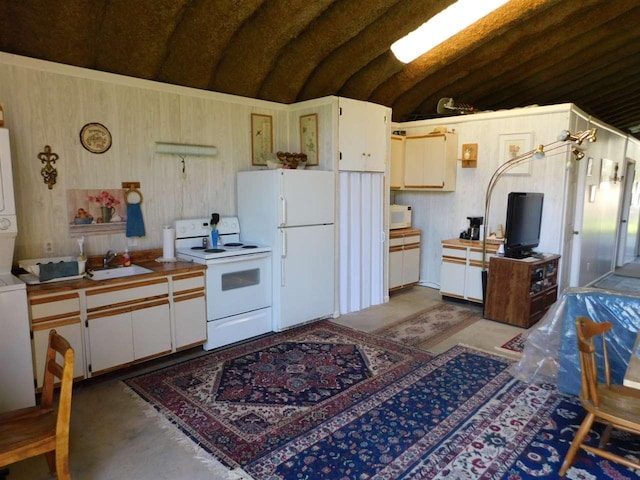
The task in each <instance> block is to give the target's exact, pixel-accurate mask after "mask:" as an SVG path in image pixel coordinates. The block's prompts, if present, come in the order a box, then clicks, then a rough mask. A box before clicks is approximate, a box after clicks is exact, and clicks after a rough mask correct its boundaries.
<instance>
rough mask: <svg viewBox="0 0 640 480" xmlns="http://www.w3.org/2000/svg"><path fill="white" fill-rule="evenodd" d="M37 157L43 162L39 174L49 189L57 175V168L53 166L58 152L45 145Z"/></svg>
mask: <svg viewBox="0 0 640 480" xmlns="http://www.w3.org/2000/svg"><path fill="white" fill-rule="evenodd" d="M38 158H39V159H40V161H41V162H42V163H44V167H42V169H41V170H40V175H42V178H43V179H44V183H45V184H46V185H47V186H48V187H49V190H51V189H52V188H53V186H54V185H55V183H56V178H57V177H58V170H56V168H55V167H54V166H53V164H55V163H56V160H58V158H59V157H58V154H57V153H53V152H52V151H51V147H50V146H49V145H45V147H44V152H40V153H39V154H38Z"/></svg>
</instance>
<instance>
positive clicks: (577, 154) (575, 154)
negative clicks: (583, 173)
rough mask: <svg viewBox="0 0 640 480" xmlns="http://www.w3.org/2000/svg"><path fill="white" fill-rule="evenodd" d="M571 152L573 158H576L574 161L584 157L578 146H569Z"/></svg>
mask: <svg viewBox="0 0 640 480" xmlns="http://www.w3.org/2000/svg"><path fill="white" fill-rule="evenodd" d="M571 153H573V158H574V159H575V160H576V162H577V161H580V160H582V159H583V158H584V152H583V151H582V150H580V149H579V148H578V147H571Z"/></svg>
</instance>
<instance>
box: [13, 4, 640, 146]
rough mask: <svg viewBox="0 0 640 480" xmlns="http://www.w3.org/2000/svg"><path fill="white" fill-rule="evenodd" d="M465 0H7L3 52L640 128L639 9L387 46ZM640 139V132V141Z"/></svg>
mask: <svg viewBox="0 0 640 480" xmlns="http://www.w3.org/2000/svg"><path fill="white" fill-rule="evenodd" d="M452 1H453V0H333V1H331V0H313V1H309V0H242V1H237V0H135V1H131V0H91V1H89V0H84V1H82V0H56V1H51V0H19V1H16V0H0V19H2V21H1V23H2V27H1V28H0V51H4V52H8V53H14V54H18V55H24V56H28V57H34V58H39V59H44V60H50V61H54V62H60V63H64V64H69V65H76V66H80V67H85V68H90V69H95V70H101V71H105V72H113V73H118V74H122V75H129V76H132V77H138V78H144V79H150V80H156V81H160V82H166V83H171V84H176V85H185V86H189V87H195V88H199V89H206V90H212V91H217V92H225V93H231V94H236V95H242V96H247V97H252V98H259V99H264V100H272V101H276V102H283V103H292V102H295V101H301V100H307V99H311V98H316V97H321V96H325V95H340V96H345V97H350V98H355V99H360V100H368V101H372V102H376V103H380V104H383V105H387V106H390V107H392V108H393V117H394V120H395V121H404V120H410V119H419V118H431V117H433V116H435V113H436V106H437V104H438V101H439V100H440V99H441V98H454V100H455V102H457V103H460V102H462V103H466V104H469V105H472V106H474V107H475V109H476V110H477V111H486V110H499V109H509V108H514V107H522V106H527V105H532V104H538V105H550V104H556V103H566V102H572V103H575V104H577V105H578V106H579V107H580V108H582V109H583V110H585V111H586V112H587V113H589V114H591V115H594V116H596V117H597V118H599V119H601V120H603V121H604V122H606V123H609V124H610V125H612V126H614V127H617V128H619V129H620V130H622V131H624V132H629V131H630V129H631V130H632V131H634V132H635V135H636V136H638V135H639V134H638V132H637V131H636V130H635V129H634V127H635V126H637V129H638V130H640V38H639V37H640V28H638V25H640V1H639V0H565V1H561V0H511V1H510V2H509V3H508V4H506V5H505V6H504V7H502V8H500V9H499V10H497V11H496V12H494V13H493V14H491V15H490V16H488V17H485V18H484V19H482V20H481V21H480V22H478V23H476V24H475V25H472V26H471V27H469V28H468V29H466V30H465V31H463V32H461V33H459V34H458V35H456V36H455V37H453V38H452V39H450V40H449V41H447V42H445V43H443V44H441V45H440V46H438V47H436V48H435V49H434V50H432V51H431V52H428V53H426V54H425V55H423V56H422V57H420V58H418V59H416V60H415V61H413V62H412V63H410V64H407V65H405V64H403V63H401V62H399V61H398V60H396V59H395V57H394V56H393V54H392V53H391V52H390V50H389V46H390V45H391V43H393V42H394V41H395V40H397V39H398V38H400V37H402V36H403V35H404V34H406V33H408V32H409V31H411V30H413V29H415V28H416V27H418V26H419V25H421V24H422V23H424V22H425V21H426V20H428V19H429V18H430V17H431V16H433V15H434V14H436V13H437V12H438V11H440V10H442V9H443V8H445V7H446V6H447V5H449V4H450V3H452ZM639 138H640V137H639Z"/></svg>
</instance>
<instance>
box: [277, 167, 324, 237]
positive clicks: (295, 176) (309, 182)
mask: <svg viewBox="0 0 640 480" xmlns="http://www.w3.org/2000/svg"><path fill="white" fill-rule="evenodd" d="M335 191H336V188H335V174H334V173H333V172H329V171H317V170H281V185H280V192H281V202H282V204H281V206H282V208H281V210H280V212H279V213H280V218H279V225H282V226H298V225H321V224H326V223H334V218H335Z"/></svg>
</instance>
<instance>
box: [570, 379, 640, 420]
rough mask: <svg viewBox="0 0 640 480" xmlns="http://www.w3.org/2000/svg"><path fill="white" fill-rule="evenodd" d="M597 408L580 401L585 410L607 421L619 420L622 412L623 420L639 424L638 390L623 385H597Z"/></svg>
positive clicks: (639, 400)
mask: <svg viewBox="0 0 640 480" xmlns="http://www.w3.org/2000/svg"><path fill="white" fill-rule="evenodd" d="M598 398H599V400H600V405H599V406H597V407H596V406H594V405H593V404H592V403H591V402H590V401H586V400H585V399H582V404H583V406H584V408H585V409H587V410H588V411H590V412H592V413H595V414H596V415H597V416H598V417H600V418H605V419H607V420H612V419H620V418H621V417H620V413H622V412H623V415H624V417H623V418H624V420H625V421H626V422H631V423H635V424H640V390H638V389H636V388H630V387H625V386H623V385H610V386H606V385H602V384H601V385H598Z"/></svg>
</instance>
